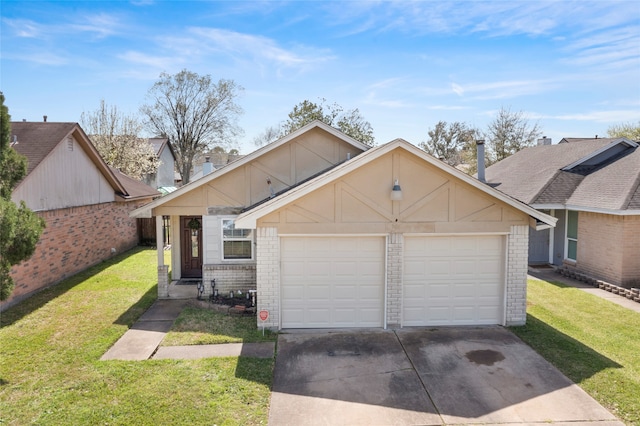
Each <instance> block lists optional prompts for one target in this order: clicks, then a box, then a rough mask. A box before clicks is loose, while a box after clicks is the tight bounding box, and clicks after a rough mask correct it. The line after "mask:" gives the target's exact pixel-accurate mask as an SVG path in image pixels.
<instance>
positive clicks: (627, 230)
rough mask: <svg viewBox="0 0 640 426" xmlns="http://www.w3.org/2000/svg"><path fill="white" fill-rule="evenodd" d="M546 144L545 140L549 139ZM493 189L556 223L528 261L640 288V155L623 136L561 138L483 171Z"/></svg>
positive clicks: (533, 242) (534, 239) (537, 238)
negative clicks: (525, 204) (542, 213)
mask: <svg viewBox="0 0 640 426" xmlns="http://www.w3.org/2000/svg"><path fill="white" fill-rule="evenodd" d="M548 141H549V143H550V140H548ZM486 179H487V182H488V183H489V184H490V185H491V186H493V187H495V188H496V189H498V190H500V191H502V192H504V193H505V194H508V195H510V196H512V197H514V198H516V199H518V200H520V201H522V202H524V203H527V204H530V205H531V206H532V207H534V208H536V209H538V210H540V211H543V212H545V213H548V214H550V215H551V216H554V217H556V218H557V219H558V225H557V226H556V227H555V229H549V230H547V231H544V232H539V233H537V235H533V234H532V235H531V237H530V242H529V262H530V263H532V264H535V263H549V264H553V265H557V266H566V267H570V268H575V269H576V270H577V271H578V272H582V273H584V274H587V275H590V276H593V277H595V278H598V279H601V280H604V281H607V282H609V283H611V284H615V285H618V286H622V287H627V288H630V287H632V286H633V287H638V286H639V285H640V149H638V143H636V142H633V141H630V140H628V139H624V138H615V139H611V138H609V139H607V138H596V139H574V138H567V139H562V140H561V141H560V142H559V143H558V144H557V145H550V144H546V145H544V144H543V145H538V146H534V147H530V148H526V149H524V150H522V151H519V152H517V153H516V154H514V155H512V156H510V157H508V158H506V159H504V160H502V161H500V162H499V163H497V164H494V165H492V166H491V167H489V168H487V170H486Z"/></svg>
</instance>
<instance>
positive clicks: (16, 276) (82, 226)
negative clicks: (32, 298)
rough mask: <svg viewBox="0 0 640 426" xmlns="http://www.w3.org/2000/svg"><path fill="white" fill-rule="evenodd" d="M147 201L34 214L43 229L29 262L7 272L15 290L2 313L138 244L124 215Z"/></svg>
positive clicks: (133, 227)
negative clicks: (113, 251)
mask: <svg viewBox="0 0 640 426" xmlns="http://www.w3.org/2000/svg"><path fill="white" fill-rule="evenodd" d="M148 201H150V200H142V201H138V202H135V203H134V202H130V203H116V202H113V203H102V204H94V205H90V206H81V207H70V208H66V209H58V210H50V211H44V212H39V213H38V215H39V216H40V217H42V218H43V219H44V220H45V222H46V223H47V227H46V228H45V230H44V232H43V233H42V236H41V237H40V241H38V244H37V245H36V251H35V253H34V254H33V256H31V258H29V259H28V260H26V261H24V262H22V263H20V264H18V265H15V266H14V267H13V268H12V269H11V276H12V277H13V280H14V282H15V289H14V291H13V294H12V295H11V296H10V297H9V299H7V300H6V301H4V302H3V303H2V308H3V309H4V308H7V307H9V306H11V305H13V304H15V303H17V302H19V301H20V300H23V299H25V298H26V297H28V296H29V295H30V294H31V293H33V292H34V291H37V290H40V289H42V288H44V287H47V286H49V285H51V284H55V283H57V282H59V281H61V280H63V279H64V278H67V277H69V276H71V275H73V274H75V273H78V272H80V271H82V270H84V269H86V268H88V267H89V266H92V265H95V264H96V263H99V262H101V261H103V260H105V259H108V258H110V257H111V256H113V253H112V252H111V249H112V248H113V249H115V253H121V252H123V251H126V250H128V249H130V248H131V247H134V246H135V245H136V244H137V243H138V228H137V221H136V219H134V218H130V217H129V212H130V211H132V210H133V209H135V208H137V207H139V206H141V205H143V204H145V203H146V202H148Z"/></svg>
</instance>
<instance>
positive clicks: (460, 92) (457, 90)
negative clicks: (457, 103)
mask: <svg viewBox="0 0 640 426" xmlns="http://www.w3.org/2000/svg"><path fill="white" fill-rule="evenodd" d="M451 90H453V92H454V93H455V94H456V95H458V96H462V95H464V88H463V87H462V86H460V85H459V84H456V83H451Z"/></svg>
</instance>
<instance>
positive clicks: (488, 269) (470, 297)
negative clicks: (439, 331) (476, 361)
mask: <svg viewBox="0 0 640 426" xmlns="http://www.w3.org/2000/svg"><path fill="white" fill-rule="evenodd" d="M404 246H405V251H404V259H405V260H404V267H405V272H406V273H405V275H404V287H403V306H404V308H403V324H404V325H407V326H411V325H414V326H424V325H447V324H450V325H472V324H500V323H502V316H503V315H502V311H503V291H504V290H503V288H504V279H503V275H504V250H503V247H504V237H502V236H460V237H458V236H449V237H410V236H409V237H405V245H404ZM420 307H422V309H421V308H420Z"/></svg>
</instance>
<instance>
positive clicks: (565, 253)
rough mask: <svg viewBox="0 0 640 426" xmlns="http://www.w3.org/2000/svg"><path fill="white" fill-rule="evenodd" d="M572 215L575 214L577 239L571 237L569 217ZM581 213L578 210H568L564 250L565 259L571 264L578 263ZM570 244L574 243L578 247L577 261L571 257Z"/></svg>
mask: <svg viewBox="0 0 640 426" xmlns="http://www.w3.org/2000/svg"><path fill="white" fill-rule="evenodd" d="M570 213H575V231H576V232H575V237H574V236H569V216H570ZM579 217H580V212H579V211H577V210H567V216H566V222H565V250H564V258H565V260H568V261H570V262H577V261H578V223H579ZM569 243H574V244H575V245H576V252H575V259H574V258H572V257H569Z"/></svg>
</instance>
